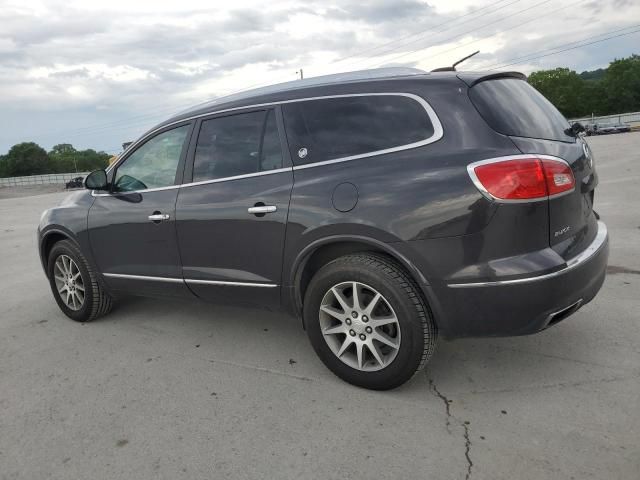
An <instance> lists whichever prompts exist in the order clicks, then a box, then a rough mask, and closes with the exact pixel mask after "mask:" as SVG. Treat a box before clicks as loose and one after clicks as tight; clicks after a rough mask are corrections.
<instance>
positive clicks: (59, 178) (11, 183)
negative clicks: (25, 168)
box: [0, 172, 89, 187]
mask: <svg viewBox="0 0 640 480" xmlns="http://www.w3.org/2000/svg"><path fill="white" fill-rule="evenodd" d="M88 174H89V172H74V173H47V174H45V175H29V176H27V177H6V178H0V187H20V186H25V185H51V184H57V183H61V184H64V183H67V182H68V181H69V180H71V179H72V178H76V177H86V176H87V175H88Z"/></svg>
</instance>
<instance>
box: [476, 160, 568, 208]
mask: <svg viewBox="0 0 640 480" xmlns="http://www.w3.org/2000/svg"><path fill="white" fill-rule="evenodd" d="M528 158H538V159H540V160H542V159H544V160H553V161H555V162H560V163H564V164H565V165H566V166H567V167H569V169H571V165H569V162H567V161H566V160H565V159H564V158H560V157H555V156H553V155H540V154H537V153H530V154H522V155H505V156H503V157H493V158H487V159H485V160H479V161H477V162H473V163H470V164H469V165H467V173H468V174H469V177H471V181H472V182H473V184H474V185H475V186H476V188H477V189H478V190H480V193H482V195H483V196H484V197H485V198H487V199H488V200H490V201H492V202H496V203H531V202H542V201H545V200H553V199H554V198H558V197H563V196H565V195H569V194H570V193H573V192H575V190H576V187H575V185H574V187H573V188H572V189H571V190H567V191H566V192H561V193H556V194H554V195H545V196H544V197H540V198H525V199H522V200H509V199H504V198H498V197H494V196H493V195H491V194H490V193H489V192H488V191H487V189H486V188H484V185H482V183H481V182H480V180H479V179H478V176H477V175H476V172H475V167H478V166H480V165H487V164H490V163H499V162H506V161H508V160H525V159H528ZM571 174H572V175H573V170H571ZM574 182H575V175H574Z"/></svg>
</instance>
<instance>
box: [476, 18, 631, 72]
mask: <svg viewBox="0 0 640 480" xmlns="http://www.w3.org/2000/svg"><path fill="white" fill-rule="evenodd" d="M638 27H640V25H633V26H630V27H625V28H621V29H619V30H614V31H612V32H607V33H602V34H600V35H597V36H602V35H611V34H613V33H617V32H621V31H623V30H628V29H630V28H637V30H633V31H631V32H625V33H619V34H618V35H611V36H609V37H606V38H602V39H600V40H594V41H591V42H587V43H583V44H581V45H575V46H573V47H568V48H562V47H565V46H567V45H574V44H576V43H582V42H584V41H585V40H588V38H585V39H582V40H577V41H575V42H570V43H565V44H564V45H558V46H556V47H552V48H548V49H545V50H539V51H537V52H534V53H530V54H529V55H524V56H522V57H518V58H512V59H510V60H506V62H513V63H504V64H500V65H492V66H491V67H489V68H488V69H487V70H489V71H492V70H497V69H498V68H505V67H510V66H512V65H519V64H521V63H524V62H519V61H518V60H523V59H524V61H525V62H528V61H531V60H537V59H539V58H544V57H550V56H551V55H556V54H558V53H563V52H568V51H570V50H575V49H577V48H582V47H587V46H589V45H594V44H596V43H601V42H606V41H607V40H612V39H614V38H618V37H624V36H626V35H632V34H634V33H638V32H640V28H638ZM557 48H562V49H561V50H558V51H555V52H550V51H551V50H555V49H557ZM543 52H550V53H544V54H542V55H537V56H534V57H531V55H536V54H538V53H543Z"/></svg>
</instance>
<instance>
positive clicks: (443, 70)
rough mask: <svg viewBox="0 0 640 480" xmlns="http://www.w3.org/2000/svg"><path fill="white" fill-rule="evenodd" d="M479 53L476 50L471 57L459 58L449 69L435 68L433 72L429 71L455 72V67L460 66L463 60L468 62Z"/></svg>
mask: <svg viewBox="0 0 640 480" xmlns="http://www.w3.org/2000/svg"><path fill="white" fill-rule="evenodd" d="M479 53H480V50H476V51H475V52H473V53H472V54H471V55H467V56H466V57H464V58H461V59H460V60H458V61H457V62H456V63H454V64H453V65H451V66H450V67H441V68H436V69H434V70H431V71H432V72H455V71H456V66H458V65H460V64H461V63H462V62H464V61H465V60H469V59H470V58H471V57H473V56H474V55H477V54H479Z"/></svg>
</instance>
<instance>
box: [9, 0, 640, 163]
mask: <svg viewBox="0 0 640 480" xmlns="http://www.w3.org/2000/svg"><path fill="white" fill-rule="evenodd" d="M573 3H579V5H578V6H573V7H572V5H573ZM525 9H529V10H526V11H523V10H525ZM637 18H640V4H639V3H638V2H633V1H629V0H599V1H597V2H596V1H588V0H587V1H581V2H572V1H571V0H569V1H568V2H559V1H556V0H553V1H548V2H546V3H544V4H541V2H540V1H536V0H519V1H514V0H503V1H501V2H496V1H495V0H485V1H483V2H482V3H481V4H478V2H474V1H471V0H469V1H466V0H458V1H455V0H429V1H428V2H427V1H426V0H394V1H389V0H370V1H365V2H363V1H361V0H329V1H322V2H321V1H319V0H308V1H303V0H272V1H270V2H265V1H264V0H259V1H258V0H234V2H226V1H225V2H215V1H207V0H197V1H182V2H175V1H174V0H136V1H135V2H132V1H131V0H93V1H85V0H71V1H69V0H48V1H44V0H42V1H36V0H0V24H2V25H3V28H2V31H1V32H0V91H1V92H2V95H1V96H0V122H1V124H2V125H3V126H5V127H4V128H3V129H0V152H2V151H4V150H6V149H7V148H8V147H9V146H11V145H12V144H13V143H15V142H16V141H18V140H19V139H25V138H31V139H33V140H34V141H37V142H40V143H42V144H43V145H45V146H50V145H52V144H54V143H59V142H60V141H72V142H75V143H78V144H79V145H80V146H92V147H95V148H106V147H108V146H112V145H119V144H120V143H121V141H122V140H126V139H131V138H133V137H134V136H135V135H137V134H139V133H141V131H142V130H143V129H145V128H147V127H149V126H151V125H152V124H153V123H155V122H157V121H159V120H162V119H163V116H165V115H167V114H168V113H169V112H171V111H175V110H180V109H182V108H183V107H186V106H188V105H189V104H195V103H200V102H203V101H206V100H208V99H210V98H213V97H215V96H219V95H222V94H225V93H230V92H233V91H237V90H241V89H244V88H247V87H251V86H257V85H262V84H269V83H276V82H281V81H286V80H293V79H295V78H296V71H298V70H299V69H300V68H301V67H302V68H304V71H305V75H306V76H315V75H322V74H326V73H334V72H339V71H348V70H357V69H361V68H370V67H377V66H385V65H389V64H404V65H411V66H417V67H420V68H424V69H427V70H430V69H432V68H435V67H439V66H443V65H449V64H451V63H452V62H453V61H455V60H456V59H458V58H460V57H463V56H465V55H467V54H468V53H471V52H472V51H473V50H475V49H480V50H481V52H482V53H481V55H479V56H478V57H476V58H474V59H472V60H470V61H469V62H468V63H467V64H465V67H466V68H483V67H490V66H494V65H496V64H500V63H505V62H506V61H507V60H510V59H513V58H516V57H520V56H523V55H525V54H527V53H530V52H534V51H539V50H544V49H545V48H549V47H552V46H555V45H562V44H563V43H567V42H570V41H574V40H578V39H581V38H585V37H589V36H594V35H597V34H600V33H603V32H607V31H611V30H614V29H617V28H622V27H624V26H627V25H631V24H633V22H634V19H637ZM639 36H640V35H636V36H635V37H627V38H623V39H620V41H611V42H607V43H603V44H599V45H594V46H593V47H589V48H588V49H582V50H575V51H571V52H566V53H564V54H559V55H556V56H550V57H546V58H542V59H538V60H535V59H533V60H524V61H525V63H524V64H520V65H515V66H513V67H510V68H515V69H521V70H523V71H525V72H529V71H531V70H533V69H539V68H549V67H554V66H557V65H563V66H565V65H566V66H569V67H571V68H574V69H578V70H582V69H588V68H597V67H601V66H605V65H606V63H607V62H608V61H609V60H611V59H612V58H613V57H615V56H618V57H620V56H625V55H629V54H631V53H633V51H634V45H636V44H637V43H638V42H637V39H638V37H639ZM634 39H635V41H634ZM345 57H346V58H345ZM342 59H344V60H342ZM51 116H55V118H56V122H55V123H56V128H55V129H54V128H50V127H48V123H47V121H45V119H48V118H50V117H51ZM34 119H36V120H34ZM114 119H115V120H114ZM117 119H120V121H119V122H118V121H117ZM113 124H116V126H117V128H116V127H114V126H113ZM89 132H91V133H89Z"/></svg>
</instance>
